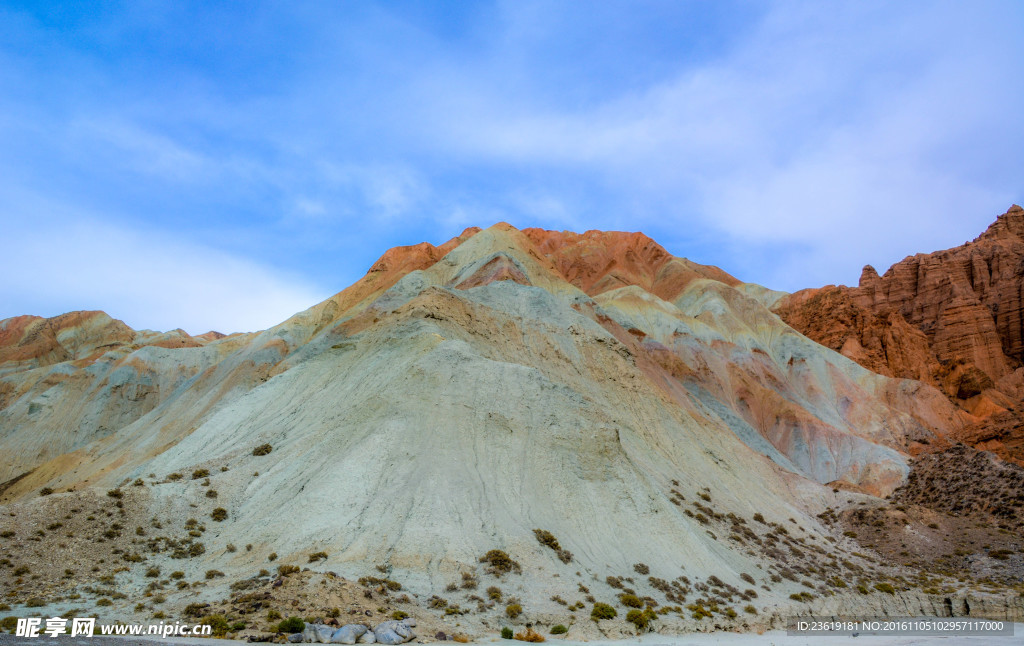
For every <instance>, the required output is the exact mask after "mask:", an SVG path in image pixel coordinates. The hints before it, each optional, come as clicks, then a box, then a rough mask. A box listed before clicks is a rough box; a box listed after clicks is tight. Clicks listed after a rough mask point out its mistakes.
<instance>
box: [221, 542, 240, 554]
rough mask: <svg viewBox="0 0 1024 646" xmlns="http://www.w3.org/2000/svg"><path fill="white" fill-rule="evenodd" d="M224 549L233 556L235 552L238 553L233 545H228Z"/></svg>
mask: <svg viewBox="0 0 1024 646" xmlns="http://www.w3.org/2000/svg"><path fill="white" fill-rule="evenodd" d="M224 549H225V550H227V551H228V552H229V553H231V554H234V553H235V552H237V551H238V548H237V547H235V544H234V543H228V544H227V546H226V547H225V548H224Z"/></svg>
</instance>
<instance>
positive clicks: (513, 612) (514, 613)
mask: <svg viewBox="0 0 1024 646" xmlns="http://www.w3.org/2000/svg"><path fill="white" fill-rule="evenodd" d="M505 614H506V615H508V618H509V619H515V618H516V617H518V616H519V615H521V614H523V607H522V606H521V605H519V604H518V603H510V604H508V605H507V606H505Z"/></svg>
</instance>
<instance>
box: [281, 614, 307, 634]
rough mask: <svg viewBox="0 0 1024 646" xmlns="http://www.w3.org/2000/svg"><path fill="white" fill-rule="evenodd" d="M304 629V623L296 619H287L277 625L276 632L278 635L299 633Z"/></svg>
mask: <svg viewBox="0 0 1024 646" xmlns="http://www.w3.org/2000/svg"><path fill="white" fill-rule="evenodd" d="M305 627H306V622H304V621H302V620H301V619H299V618H298V617H288V618H287V619H285V620H284V621H282V622H281V623H279V624H277V632H279V633H301V632H302V630H303V629H304V628H305Z"/></svg>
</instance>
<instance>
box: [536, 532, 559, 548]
mask: <svg viewBox="0 0 1024 646" xmlns="http://www.w3.org/2000/svg"><path fill="white" fill-rule="evenodd" d="M533 535H534V536H536V537H537V542H538V543H540V544H541V545H544V546H545V547H550V548H551V549H553V550H555V551H556V552H557V551H558V550H560V549H562V546H561V545H559V544H558V539H557V538H555V535H554V534H552V533H551V532H549V531H548V530H546V529H535V530H533Z"/></svg>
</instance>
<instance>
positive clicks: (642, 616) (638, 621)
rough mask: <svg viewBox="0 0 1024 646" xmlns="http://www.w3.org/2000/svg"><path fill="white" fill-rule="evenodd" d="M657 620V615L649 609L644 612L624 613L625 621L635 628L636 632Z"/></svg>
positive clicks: (631, 611)
mask: <svg viewBox="0 0 1024 646" xmlns="http://www.w3.org/2000/svg"><path fill="white" fill-rule="evenodd" d="M657 618H658V615H657V614H655V612H654V611H653V610H651V609H650V608H647V609H645V610H630V611H629V612H627V613H626V621H628V622H629V623H631V624H633V625H634V626H636V628H637V630H643V629H645V628H647V625H648V624H649V623H651V621H652V620H654V619H657Z"/></svg>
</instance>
